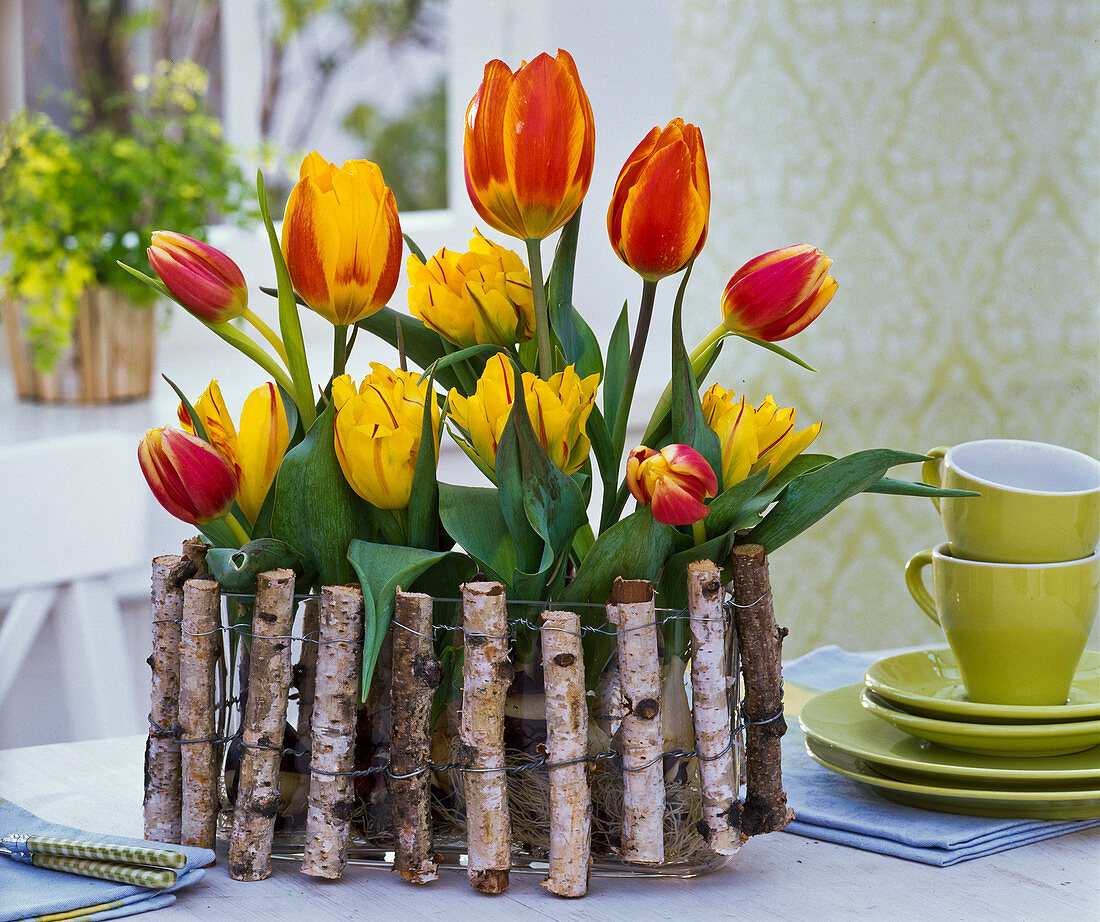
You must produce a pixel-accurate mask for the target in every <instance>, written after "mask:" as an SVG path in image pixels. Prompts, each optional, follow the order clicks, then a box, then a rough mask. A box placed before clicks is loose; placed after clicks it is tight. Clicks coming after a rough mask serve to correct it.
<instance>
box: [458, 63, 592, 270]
mask: <svg viewBox="0 0 1100 922" xmlns="http://www.w3.org/2000/svg"><path fill="white" fill-rule="evenodd" d="M595 139H596V131H595V122H594V120H593V118H592V106H591V105H590V104H589V102H588V96H587V95H586V94H585V92H584V87H582V86H581V81H580V77H579V76H578V75H577V66H576V64H575V63H574V62H573V58H572V57H571V56H570V55H569V53H568V52H566V51H560V50H559V51H558V55H557V57H556V58H552V57H550V56H549V55H548V54H540V55H539V56H538V57H537V58H535V59H534V60H533V61H531V62H530V63H529V64H523V65H521V66H520V68H519V70H517V71H516V72H515V73H513V72H512V69H511V68H510V67H509V66H508V65H507V64H505V63H504V62H503V61H490V62H489V63H488V64H486V65H485V73H484V76H483V78H482V81H481V85H480V86H479V87H478V90H477V92H476V93H475V94H474V98H473V99H472V100H470V105H469V106H468V107H467V109H466V130H465V137H464V139H463V152H464V155H465V173H466V189H467V191H468V192H469V194H470V200H471V201H472V202H473V205H474V208H475V209H477V213H478V214H479V215H481V217H482V218H483V219H484V220H485V221H487V222H488V223H489V225H490V226H491V227H493V228H495V229H496V230H498V231H501V232H502V233H505V234H509V235H511V236H512V237H518V238H520V239H521V240H541V239H543V238H544V237H547V236H549V235H550V234H552V233H553V232H554V231H556V230H557V229H558V228H560V227H562V226H563V225H564V224H565V222H566V221H568V220H569V219H570V218H571V217H572V216H573V213H574V212H575V211H576V210H577V208H579V207H580V204H581V200H582V199H583V198H584V195H585V193H586V192H587V191H588V184H589V183H590V182H591V180H592V165H593V160H594V148H595ZM532 274H534V273H532Z"/></svg>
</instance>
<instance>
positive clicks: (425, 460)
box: [408, 373, 439, 551]
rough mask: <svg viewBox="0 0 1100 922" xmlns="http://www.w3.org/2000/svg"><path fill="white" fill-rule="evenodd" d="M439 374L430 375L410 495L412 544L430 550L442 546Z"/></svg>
mask: <svg viewBox="0 0 1100 922" xmlns="http://www.w3.org/2000/svg"><path fill="white" fill-rule="evenodd" d="M435 400H436V396H435V374H434V373H433V374H430V375H429V376H428V387H427V389H426V392H425V395H424V418H423V420H422V422H421V426H420V450H419V451H418V452H417V455H416V468H415V469H414V470H413V482H412V493H411V494H410V496H409V513H408V515H409V544H411V545H412V546H413V547H421V548H425V549H427V550H433V551H434V550H436V549H437V548H438V547H439V486H438V483H437V481H436V476H435V468H436V458H435V437H436V431H435V424H434V423H433V422H432V408H433V407H434V406H435Z"/></svg>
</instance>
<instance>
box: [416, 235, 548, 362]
mask: <svg viewBox="0 0 1100 922" xmlns="http://www.w3.org/2000/svg"><path fill="white" fill-rule="evenodd" d="M405 271H406V273H407V274H408V277H409V312H410V313H411V314H412V315H413V316H414V317H418V318H419V319H420V320H422V321H423V322H424V325H425V326H427V327H428V328H429V329H432V330H435V331H436V332H437V333H438V334H439V335H440V336H442V337H443V338H444V339H447V340H449V341H450V342H452V343H455V344H456V345H459V346H463V347H466V346H475V345H480V344H494V343H495V344H496V345H498V346H510V345H514V344H515V343H519V342H526V341H527V340H529V339H530V338H531V337H532V336H534V335H535V308H534V303H533V301H532V298H531V275H530V273H528V271H527V267H526V266H525V265H524V264H523V260H522V259H520V258H519V255H518V254H517V253H515V252H513V251H512V250H508V249H505V248H504V247H502V246H500V245H499V244H496V243H493V241H491V240H487V239H486V238H484V237H482V236H481V234H479V233H478V232H477V231H476V230H475V231H474V237H473V239H472V240H471V241H470V249H469V251H468V252H466V253H459V252H457V251H455V250H447V249H443V250H440V251H439V252H438V253H436V254H435V256H433V257H432V258H431V259H429V260H428V261H427V263H422V262H421V261H420V260H419V258H417V256H416V255H415V254H414V255H412V256H410V257H409V258H408V260H406V263H405Z"/></svg>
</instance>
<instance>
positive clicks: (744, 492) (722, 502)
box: [703, 471, 768, 538]
mask: <svg viewBox="0 0 1100 922" xmlns="http://www.w3.org/2000/svg"><path fill="white" fill-rule="evenodd" d="M767 479H768V472H767V471H757V472H756V473H755V474H752V475H751V476H749V477H746V478H745V479H744V480H742V481H741V482H740V483H735V484H734V485H733V486H732V487H730V488H729V489H728V490H726V491H725V492H724V493H721V494H720V495H719V496H716V497H715V498H714V499H712V500H711V501H710V503H709V504H708V508H709V509H710V513H709V514H708V515H707V517H706V519H704V521H703V524H704V525H706V529H707V535H708V536H710V537H711V538H714V537H717V536H719V535H722V534H725V533H726V532H727V531H729V530H730V529H731V528H732V527H733V525H734V523H735V522H736V521H737V519H738V513H739V512H740V511H741V509H742V507H743V506H744V505H745V504H746V503H747V502H748V501H749V500H750V499H752V498H753V497H754V496H756V495H758V494H759V493H760V489H761V487H763V486H764V483H765V482H766V481H767Z"/></svg>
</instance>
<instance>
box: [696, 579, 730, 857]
mask: <svg viewBox="0 0 1100 922" xmlns="http://www.w3.org/2000/svg"><path fill="white" fill-rule="evenodd" d="M687 588H688V615H689V622H688V623H689V626H690V629H691V692H692V701H693V712H694V718H695V751H696V752H697V753H699V780H700V787H701V788H702V792H703V820H702V828H701V830H700V831H701V832H702V835H703V838H704V839H705V840H706V842H707V845H709V846H710V847H711V849H712V850H713V851H715V852H717V853H718V854H719V855H733V854H736V852H737V851H738V849H740V847H741V828H740V827H741V803H740V801H739V800H738V799H737V793H738V780H737V772H736V770H735V767H734V757H735V752H734V746H733V741H732V739H731V731H730V708H729V698H728V695H727V689H726V669H725V660H726V622H725V617H724V614H723V612H722V572H721V570H719V568H718V567H716V566H715V565H714V564H713V563H711V562H710V561H709V560H697V561H695V562H693V563H689V564H688V567H687Z"/></svg>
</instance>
